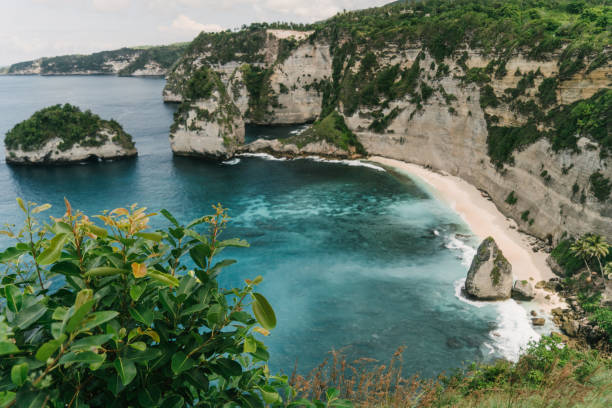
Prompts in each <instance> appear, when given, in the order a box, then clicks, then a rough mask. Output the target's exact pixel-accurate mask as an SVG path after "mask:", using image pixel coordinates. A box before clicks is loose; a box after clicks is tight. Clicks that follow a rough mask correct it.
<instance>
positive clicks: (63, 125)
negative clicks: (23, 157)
mask: <svg viewBox="0 0 612 408" xmlns="http://www.w3.org/2000/svg"><path fill="white" fill-rule="evenodd" d="M103 131H106V132H108V133H112V134H114V136H113V139H112V142H113V143H115V144H117V145H120V146H122V147H124V148H126V149H133V148H134V143H133V141H132V137H131V136H130V135H129V134H127V133H125V131H124V130H123V128H122V127H121V125H120V124H119V123H117V122H116V121H115V120H112V119H111V120H103V119H101V118H100V117H99V116H98V115H96V114H93V113H92V112H91V111H89V110H86V111H85V112H82V111H81V110H80V109H79V108H78V107H76V106H72V105H70V104H65V105H54V106H50V107H48V108H44V109H42V110H40V111H38V112H36V113H34V114H33V115H32V116H31V117H30V118H29V119H27V120H24V121H23V122H21V123H18V124H17V125H15V127H14V128H13V129H11V130H10V131H9V132H8V133H7V134H6V138H5V139H4V144H5V145H6V148H7V149H10V150H19V149H21V150H24V151H33V150H37V149H40V148H41V147H43V146H44V145H45V144H46V143H47V142H48V141H50V140H52V139H55V138H58V139H60V140H61V143H60V144H59V146H58V148H59V149H60V150H61V151H66V150H68V149H70V148H71V147H73V146H74V145H80V146H88V147H93V146H101V145H103V144H104V143H106V142H107V141H108V136H107V135H106V134H104V133H103Z"/></svg>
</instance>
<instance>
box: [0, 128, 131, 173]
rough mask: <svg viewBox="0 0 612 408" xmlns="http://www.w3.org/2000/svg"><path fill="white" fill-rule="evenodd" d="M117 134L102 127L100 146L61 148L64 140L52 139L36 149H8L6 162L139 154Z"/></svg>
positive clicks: (56, 161)
mask: <svg viewBox="0 0 612 408" xmlns="http://www.w3.org/2000/svg"><path fill="white" fill-rule="evenodd" d="M116 137H117V134H116V133H115V132H114V131H113V130H112V129H101V130H100V131H99V132H98V135H97V138H99V139H100V140H104V142H103V143H101V144H100V145H99V146H82V145H80V144H78V143H77V144H74V145H73V146H72V147H70V148H69V149H66V150H61V149H60V145H61V144H62V140H61V139H59V138H55V139H51V140H49V141H48V142H47V143H45V145H44V146H42V147H41V148H39V149H36V150H22V149H9V148H7V149H6V162H7V163H11V164H31V165H35V164H63V163H76V162H82V161H88V160H113V159H122V158H127V157H134V156H136V155H137V154H138V152H137V150H136V148H135V147H133V146H132V147H128V146H125V145H123V144H121V143H118V142H116Z"/></svg>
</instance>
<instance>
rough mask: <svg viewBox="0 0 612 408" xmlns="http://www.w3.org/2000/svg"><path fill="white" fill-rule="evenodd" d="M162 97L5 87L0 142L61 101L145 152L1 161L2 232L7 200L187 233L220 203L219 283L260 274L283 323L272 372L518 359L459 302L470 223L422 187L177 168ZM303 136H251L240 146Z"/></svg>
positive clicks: (114, 81) (488, 317) (91, 88)
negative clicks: (227, 219) (396, 358)
mask: <svg viewBox="0 0 612 408" xmlns="http://www.w3.org/2000/svg"><path fill="white" fill-rule="evenodd" d="M163 85H164V81H163V80H162V79H136V78H117V77H106V76H100V77H36V76H35V77H0V134H2V135H4V134H5V133H6V132H7V131H8V130H9V129H11V128H12V127H13V126H14V125H15V124H16V123H18V122H19V121H22V120H24V119H26V118H28V117H29V116H30V115H31V114H32V113H34V112H35V111H36V110H38V109H41V108H43V107H45V106H49V105H52V104H56V103H64V102H70V103H72V104H76V105H79V106H80V107H82V108H83V109H91V110H92V111H94V112H95V113H98V114H99V115H101V116H102V117H103V118H107V119H108V118H114V119H116V120H118V121H119V122H120V123H121V124H122V125H123V126H124V128H125V130H126V131H127V132H129V133H130V134H132V135H133V136H134V139H135V142H136V145H137V148H138V150H139V153H140V154H139V157H138V158H137V159H134V160H127V161H117V162H112V163H90V164H87V165H80V164H77V165H69V166H57V167H9V166H7V165H6V164H5V163H4V152H3V153H2V156H0V220H2V222H8V223H20V222H21V218H20V217H21V216H20V213H19V211H18V209H17V206H16V204H15V197H16V196H20V197H23V198H24V199H26V200H30V201H35V202H38V203H43V202H49V203H51V204H52V205H53V210H52V211H51V213H53V215H61V213H63V211H62V209H63V206H62V201H63V197H64V196H65V197H68V198H69V199H70V201H71V203H72V204H73V207H77V208H79V209H82V210H84V211H86V212H87V213H96V212H99V211H102V210H105V209H112V208H115V207H118V206H125V205H129V204H131V203H139V204H140V205H144V206H147V207H149V208H150V209H153V210H159V209H162V208H167V209H168V210H170V211H171V212H173V213H174V214H175V215H176V216H177V218H179V219H181V220H184V221H188V220H190V219H192V218H195V217H197V216H200V215H203V214H207V213H210V212H211V204H213V203H218V202H220V203H223V205H224V206H226V207H228V208H230V215H231V216H232V222H231V227H230V228H229V230H228V231H227V235H226V236H227V237H233V236H238V237H241V238H244V239H246V240H248V241H249V242H250V244H251V248H249V249H240V250H233V251H231V252H230V251H228V252H227V255H228V256H232V257H235V258H236V259H238V261H239V262H238V264H236V265H234V266H232V267H229V268H227V269H226V270H225V271H224V273H223V274H222V275H221V277H220V281H221V284H222V285H223V286H225V287H231V286H233V285H240V284H241V282H242V281H243V280H244V279H248V278H253V277H255V276H257V275H262V276H263V277H264V283H263V284H262V285H261V288H260V290H261V292H262V293H264V294H265V295H266V296H267V297H268V299H269V300H270V302H271V303H272V305H273V307H274V308H275V311H276V313H277V317H278V327H277V329H275V330H274V331H273V333H272V335H271V336H270V337H269V338H267V339H266V343H267V344H268V345H269V349H270V354H271V356H272V357H271V368H272V369H273V370H276V371H278V370H282V371H284V372H285V373H287V372H290V371H291V370H292V368H293V366H294V364H295V362H296V361H297V362H298V367H299V371H300V372H307V371H309V370H310V369H312V368H313V367H315V366H316V365H318V364H319V363H321V362H322V361H323V360H324V359H325V358H327V357H329V354H328V352H329V351H330V350H332V349H335V350H340V351H342V352H343V353H344V354H345V355H346V356H347V357H348V358H349V360H352V359H355V358H358V357H369V358H374V359H377V360H379V361H381V362H385V361H388V359H389V358H390V356H391V355H392V354H393V352H394V351H395V350H396V349H397V348H398V347H400V346H405V347H406V350H405V353H404V366H405V370H406V373H407V374H412V373H416V372H419V373H421V374H422V375H425V376H433V375H436V374H437V373H439V372H440V371H443V370H449V369H452V368H454V367H460V366H461V365H462V364H463V363H464V362H468V361H472V360H475V359H476V360H483V359H484V360H487V359H492V358H495V357H501V356H504V355H506V356H508V353H509V352H510V353H512V352H514V351H516V350H515V349H516V347H517V346H516V344H514V343H512V341H514V340H512V339H510V340H509V339H508V336H506V335H502V336H496V335H494V334H495V331H496V330H497V332H498V333H497V334H498V335H499V334H500V332H501V333H502V334H504V330H505V332H506V334H508V332H512V331H513V329H512V327H509V326H508V322H507V321H504V320H500V316H503V313H502V314H501V315H500V309H499V306H490V305H485V306H484V307H476V306H475V305H473V304H470V303H468V302H465V301H463V300H461V299H460V298H459V296H457V288H458V286H459V284H460V279H461V278H462V277H464V276H465V274H466V271H467V265H468V263H469V256H470V254H471V252H472V251H473V250H472V247H473V246H474V244H475V241H474V239H473V238H462V236H459V238H460V239H458V238H457V236H456V234H467V235H469V234H470V231H469V229H468V227H467V226H466V225H465V224H464V223H463V222H462V220H461V218H460V217H459V216H458V215H457V214H455V213H454V212H453V211H452V210H451V209H450V208H449V207H447V206H446V205H445V204H443V203H441V202H439V201H438V200H436V199H435V198H434V197H433V196H432V195H431V194H430V193H429V192H428V191H427V189H426V188H424V187H423V186H422V185H420V184H419V183H418V182H416V183H415V182H414V181H412V180H410V179H408V178H406V177H402V176H399V175H397V174H394V173H392V172H389V171H381V170H382V169H374V168H370V167H365V166H355V165H353V166H350V165H347V164H342V163H325V162H317V161H314V160H305V159H301V160H290V161H277V160H265V159H262V158H258V157H242V158H240V160H239V162H238V160H235V161H233V162H232V163H233V165H229V164H221V163H219V164H216V163H208V162H204V161H201V160H197V159H192V158H175V157H173V156H172V153H171V151H170V147H169V142H168V128H169V126H170V124H171V122H172V115H173V112H174V109H175V107H174V106H172V105H164V104H163V103H162V99H161V91H162V88H163ZM299 129H300V128H299V127H296V128H291V127H287V128H274V129H270V128H261V127H251V128H249V129H248V133H249V134H248V135H247V137H248V138H251V139H252V138H255V137H258V136H269V135H272V136H273V137H279V136H282V135H283V134H288V133H289V132H292V131H296V130H299ZM2 137H3V136H2ZM236 162H237V163H236ZM353 164H355V163H353ZM155 223H156V225H157V226H162V225H164V220H163V219H161V218H158V219H157V220H156V221H155ZM6 244H7V242H6V241H0V246H5V245H6ZM466 261H467V262H466ZM479 306H482V305H479ZM512 313H513V312H512V311H511V310H510V311H507V313H506V314H507V315H508V314H509V315H510V319H511V315H512ZM506 317H508V316H506ZM510 337H511V336H510ZM508 341H510V342H511V344H508Z"/></svg>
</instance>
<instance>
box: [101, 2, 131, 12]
mask: <svg viewBox="0 0 612 408" xmlns="http://www.w3.org/2000/svg"><path fill="white" fill-rule="evenodd" d="M93 6H94V8H95V9H96V10H99V11H111V12H114V11H119V10H123V9H126V8H128V7H129V6H130V0H93Z"/></svg>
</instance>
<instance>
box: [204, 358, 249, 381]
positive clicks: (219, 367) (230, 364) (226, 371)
mask: <svg viewBox="0 0 612 408" xmlns="http://www.w3.org/2000/svg"><path fill="white" fill-rule="evenodd" d="M211 366H212V368H213V371H215V372H216V373H218V374H220V375H221V376H223V378H225V379H228V380H229V379H230V377H236V376H239V375H241V374H242V366H241V365H240V363H238V362H236V361H234V360H231V359H229V358H219V359H217V361H215V362H214V363H213V364H212V365H211Z"/></svg>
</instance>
